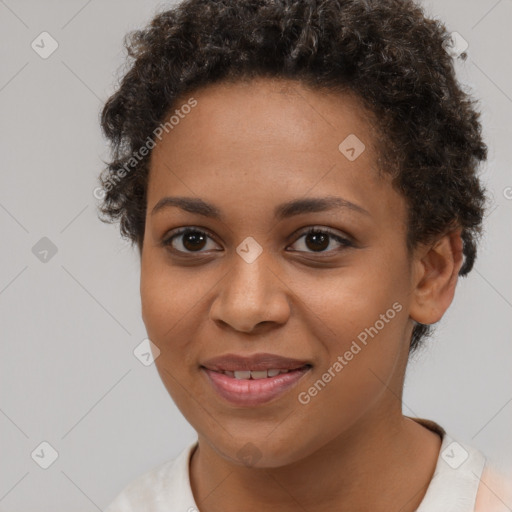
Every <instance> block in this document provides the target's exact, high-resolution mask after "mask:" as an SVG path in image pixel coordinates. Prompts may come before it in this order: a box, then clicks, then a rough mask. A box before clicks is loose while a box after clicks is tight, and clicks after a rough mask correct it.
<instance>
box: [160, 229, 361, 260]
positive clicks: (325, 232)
mask: <svg viewBox="0 0 512 512" xmlns="http://www.w3.org/2000/svg"><path fill="white" fill-rule="evenodd" d="M189 233H199V234H200V235H206V236H207V237H209V238H212V237H211V236H210V234H209V233H208V232H207V231H204V230H203V229H199V228H195V227H193V226H189V227H186V228H179V229H178V230H177V231H174V232H173V231H171V234H170V235H169V236H167V237H166V238H165V239H164V240H163V241H162V245H163V246H164V247H165V248H167V249H168V250H169V251H171V252H173V253H177V254H179V255H183V254H201V253H202V252H206V251H181V250H178V249H174V248H173V247H172V241H173V240H174V239H175V238H178V237H179V236H180V235H185V234H189ZM310 234H322V235H328V236H329V237H331V238H332V239H334V240H336V241H337V242H339V243H340V244H341V246H342V249H343V248H349V247H355V245H354V243H353V242H352V241H351V240H349V239H348V238H344V237H342V236H340V235H338V234H337V233H336V232H334V231H332V230H330V229H329V228H320V227H317V226H313V227H310V228H308V229H307V230H306V231H303V232H301V233H299V234H298V238H297V239H296V240H295V241H297V240H299V239H300V238H302V237H304V236H307V235H310ZM295 252H306V253H308V254H329V253H332V252H333V250H329V251H325V250H324V251H295Z"/></svg>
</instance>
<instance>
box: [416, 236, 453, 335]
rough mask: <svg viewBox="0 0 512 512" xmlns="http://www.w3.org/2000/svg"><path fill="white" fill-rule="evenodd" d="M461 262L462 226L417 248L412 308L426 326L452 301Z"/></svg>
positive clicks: (439, 318)
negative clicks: (433, 241) (432, 242)
mask: <svg viewBox="0 0 512 512" xmlns="http://www.w3.org/2000/svg"><path fill="white" fill-rule="evenodd" d="M462 262H463V252H462V238H461V229H457V230H455V231H451V232H450V233H447V234H446V235H444V236H442V237H441V238H439V239H437V240H436V242H435V243H434V244H429V245H421V246H420V247H418V248H417V250H416V251H415V255H414V262H413V265H414V272H413V283H412V284H413V290H412V294H413V296H412V300H411V308H410V311H409V314H410V316H411V318H412V319H413V320H416V321H417V322H419V323H421V324H427V325H430V324H434V323H436V322H438V321H439V320H441V318H442V317H443V315H444V313H445V311H446V310H447V309H448V307H449V306H450V304H451V303H452V300H453V296H454V294H455V287H456V285H457V279H458V274H459V270H460V268H461V266H462Z"/></svg>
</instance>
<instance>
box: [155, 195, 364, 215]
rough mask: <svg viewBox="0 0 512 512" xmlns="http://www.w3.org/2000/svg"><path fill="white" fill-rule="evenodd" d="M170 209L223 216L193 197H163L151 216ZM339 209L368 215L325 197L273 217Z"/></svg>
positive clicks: (283, 208) (293, 204) (283, 207)
mask: <svg viewBox="0 0 512 512" xmlns="http://www.w3.org/2000/svg"><path fill="white" fill-rule="evenodd" d="M170 207H177V208H181V209H182V210H184V211H187V212H189V213H195V214H197V215H202V216H204V217H210V218H212V219H217V220H221V221H222V220H223V216H222V213H221V211H220V209H219V208H217V207H216V206H215V205H213V204H210V203H207V202H206V201H203V200H202V199H199V198H195V197H163V198H162V199H160V200H159V201H158V203H156V205H155V206H154V207H153V209H152V210H151V215H155V213H157V212H159V211H162V210H164V209H167V208H170ZM339 208H345V209H349V210H352V211H355V212H358V213H362V214H365V215H370V213H369V212H368V211H367V210H365V209H364V208H363V207H362V206H359V205H357V204H355V203H351V202H350V201H347V200H346V199H343V198H341V197H336V196H327V197H313V198H306V199H295V200H292V201H288V202H286V203H282V204H280V205H278V206H276V208H275V209H274V217H275V218H276V219H278V220H283V219H287V218H289V217H293V216H294V215H300V214H302V213H315V212H323V211H327V210H334V209H339Z"/></svg>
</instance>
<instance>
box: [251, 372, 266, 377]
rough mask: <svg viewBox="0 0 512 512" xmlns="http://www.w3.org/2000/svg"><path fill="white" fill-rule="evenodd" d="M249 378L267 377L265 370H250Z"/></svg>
mask: <svg viewBox="0 0 512 512" xmlns="http://www.w3.org/2000/svg"><path fill="white" fill-rule="evenodd" d="M251 378H252V379H266V378H267V370H261V371H254V372H251Z"/></svg>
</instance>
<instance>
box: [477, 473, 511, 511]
mask: <svg viewBox="0 0 512 512" xmlns="http://www.w3.org/2000/svg"><path fill="white" fill-rule="evenodd" d="M511 509H512V472H511V471H508V472H505V471H502V470H500V469H498V467H496V466H493V465H486V467H485V468H484V471H483V472H482V476H481V478H480V484H479V486H478V493H477V495H476V502H475V512H510V510H511Z"/></svg>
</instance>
